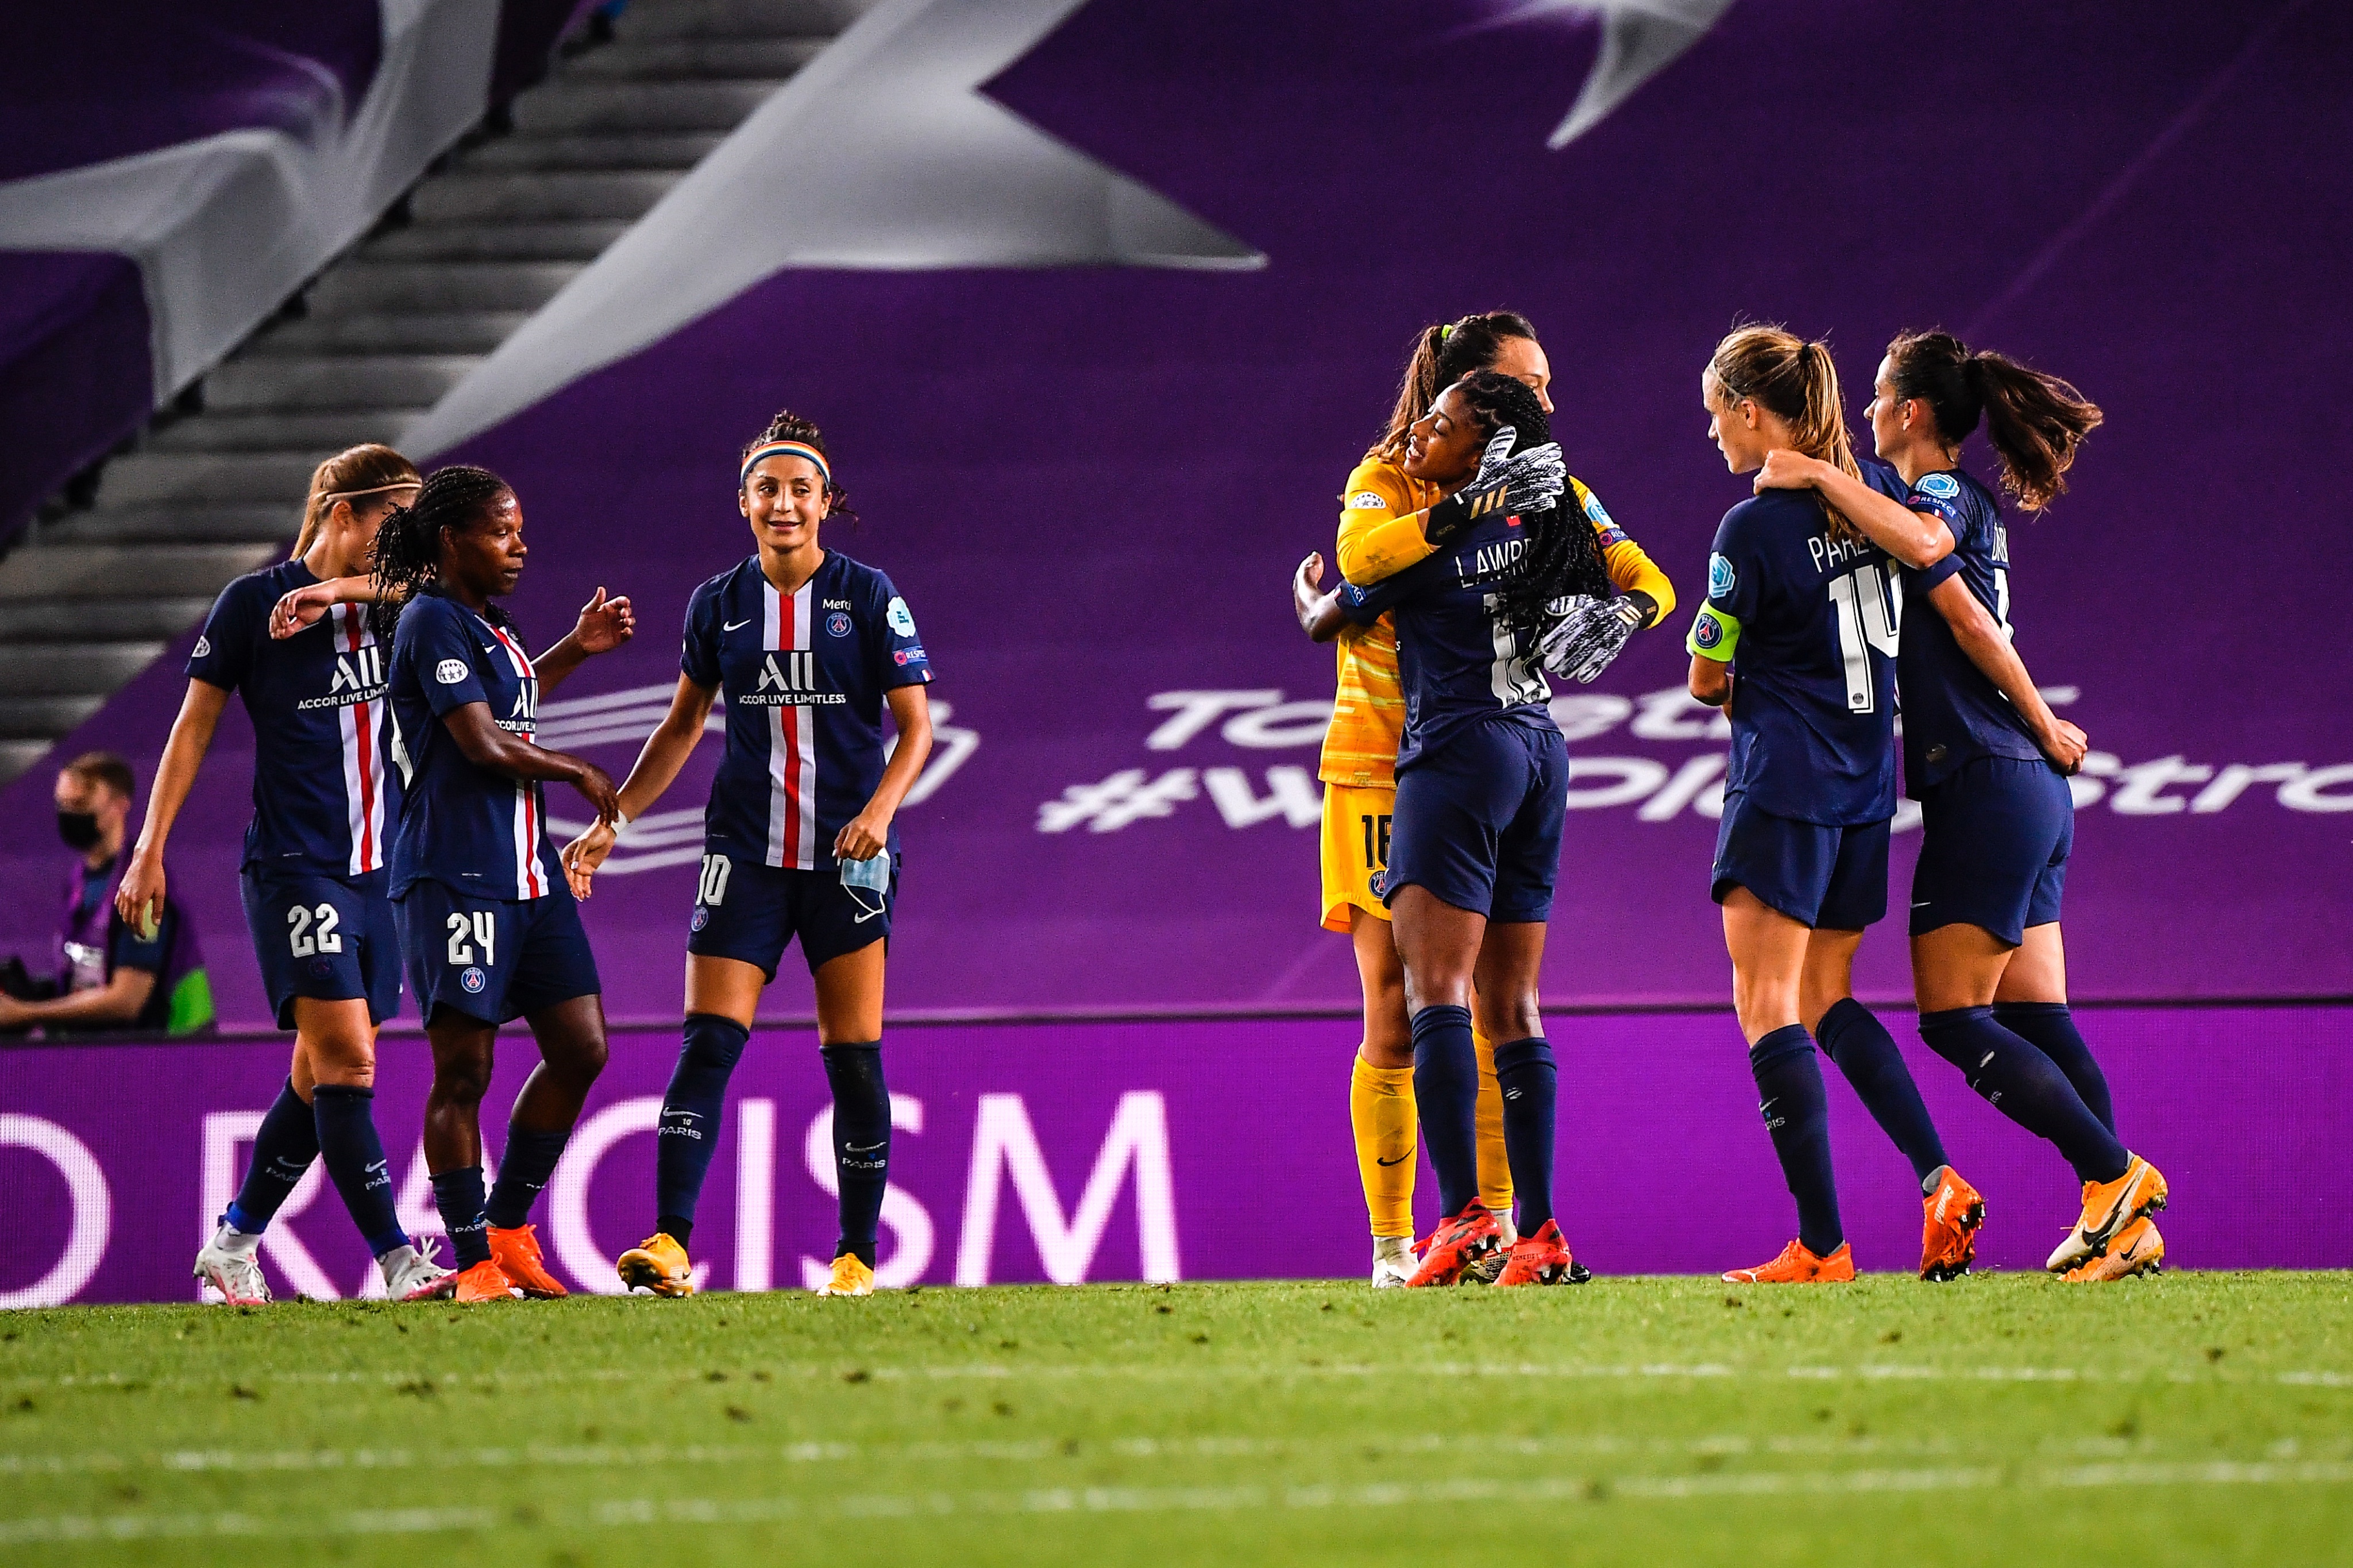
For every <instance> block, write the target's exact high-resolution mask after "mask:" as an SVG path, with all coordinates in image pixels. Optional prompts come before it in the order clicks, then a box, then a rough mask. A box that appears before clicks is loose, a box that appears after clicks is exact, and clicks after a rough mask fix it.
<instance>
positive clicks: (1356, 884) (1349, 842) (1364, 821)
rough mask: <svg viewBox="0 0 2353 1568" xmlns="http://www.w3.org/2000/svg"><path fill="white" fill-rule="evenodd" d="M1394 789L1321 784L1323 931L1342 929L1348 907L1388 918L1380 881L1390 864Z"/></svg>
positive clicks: (1343, 928)
mask: <svg viewBox="0 0 2353 1568" xmlns="http://www.w3.org/2000/svg"><path fill="white" fill-rule="evenodd" d="M1396 810H1397V791H1396V790H1394V789H1352V788H1350V787H1348V786H1347V785H1345V784H1325V785H1324V930H1325V931H1346V930H1347V929H1348V910H1349V908H1350V906H1352V905H1353V906H1354V907H1356V908H1357V909H1360V910H1365V911H1366V913H1368V914H1372V915H1377V916H1378V917H1379V918H1381V919H1382V920H1387V919H1388V918H1389V911H1388V905H1386V904H1384V903H1382V902H1381V894H1380V886H1379V879H1380V877H1381V874H1382V873H1383V872H1385V871H1387V870H1388V865H1389V817H1390V816H1391V814H1393V813H1394V812H1395V811H1396Z"/></svg>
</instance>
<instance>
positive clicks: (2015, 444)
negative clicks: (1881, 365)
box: [1887, 332, 2105, 511]
mask: <svg viewBox="0 0 2353 1568" xmlns="http://www.w3.org/2000/svg"><path fill="white" fill-rule="evenodd" d="M1887 358H1888V363H1889V364H1890V365H1891V366H1892V367H1893V369H1894V384H1895V395H1896V396H1897V397H1899V398H1915V397H1916V398H1918V399H1919V400H1920V401H1921V402H1923V403H1926V405H1928V410H1929V412H1930V413H1931V414H1932V415H1934V416H1935V417H1936V435H1937V437H1938V438H1939V439H1941V440H1942V441H1943V442H1944V443H1945V445H1946V446H1947V447H1958V446H1959V445H1960V444H1961V443H1962V442H1964V441H1966V440H1968V438H1969V433H1970V432H1971V431H1973V430H1975V429H1976V428H1977V427H1978V421H1979V420H1980V419H1982V420H1983V421H1984V422H1985V426H1986V438H1987V439H1988V440H1989V441H1991V442H1992V443H1993V450H1994V456H1995V457H1996V458H2000V461H2001V486H2002V489H2006V490H2008V491H2009V492H2010V494H2011V495H2013V496H2016V497H2017V498H2018V502H2019V504H2020V505H2021V506H2022V507H2024V508H2026V509H2027V510H2029V511H2041V510H2042V509H2043V508H2045V507H2047V506H2049V505H2050V504H2051V503H2052V501H2053V500H2057V499H2058V498H2059V497H2060V496H2062V495H2064V494H2065V493H2066V491H2067V469H2068V468H2069V467H2070V466H2071V465H2073V462H2074V461H2075V452H2076V449H2077V448H2078V447H2082V446H2083V444H2084V437H2086V436H2088V435H2090V434H2091V433H2092V432H2093V431H2094V430H2096V429H2098V428H2099V427H2100V422H2101V420H2102V419H2104V418H2105V416H2104V415H2103V414H2101V412H2100V408H2099V405H2097V404H2095V403H2094V402H2092V401H2091V400H2090V399H2089V398H2086V397H2085V396H2084V395H2083V394H2082V393H2080V392H2078V391H2076V390H2075V389H2074V388H2073V386H2071V385H2069V384H2067V383H2065V382H2063V381H2062V380H2060V379H2059V378H2058V377H2057V376H2055V375H2045V374H2043V373H2042V372H2041V371H2039V370H2030V369H2028V368H2027V367H2026V366H2024V365H2022V364H2021V363H2018V362H2017V361H2016V360H2014V359H2011V358H2010V357H2009V356H2008V355H2006V354H1998V353H1993V352H1992V351H1991V350H1989V349H1980V350H1978V352H1977V353H1970V352H1969V348H1968V344H1967V343H1964V342H1961V340H1960V339H1958V338H1957V337H1955V336H1953V334H1952V333H1950V332H1905V333H1902V334H1900V335H1899V336H1898V337H1897V338H1896V340H1895V341H1894V342H1892V343H1890V344H1888V345H1887Z"/></svg>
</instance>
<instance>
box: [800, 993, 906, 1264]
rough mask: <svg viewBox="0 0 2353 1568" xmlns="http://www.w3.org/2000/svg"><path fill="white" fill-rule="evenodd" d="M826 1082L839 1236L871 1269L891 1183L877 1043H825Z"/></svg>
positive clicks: (843, 1248) (837, 1247)
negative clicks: (830, 1107)
mask: <svg viewBox="0 0 2353 1568" xmlns="http://www.w3.org/2000/svg"><path fill="white" fill-rule="evenodd" d="M818 1054H819V1055H820V1056H822V1057H824V1058H825V1081H826V1084H827V1086H828V1087H829V1088H830V1089H832V1090H833V1169H834V1174H835V1175H836V1176H837V1177H838V1178H839V1181H840V1183H841V1235H840V1237H839V1239H838V1240H837V1241H836V1242H835V1243H834V1247H833V1255H834V1256H835V1257H836V1258H839V1257H840V1256H841V1255H842V1254H843V1253H845V1252H847V1253H849V1254H851V1255H852V1256H854V1257H855V1258H857V1259H858V1261H859V1262H860V1263H863V1264H864V1265H866V1267H867V1268H873V1267H874V1232H875V1226H877V1224H878V1223H879V1222H880V1221H881V1216H882V1194H883V1190H884V1189H885V1188H886V1187H888V1186H889V1185H890V1182H891V1090H890V1089H889V1088H888V1086H886V1085H885V1084H884V1083H883V1081H882V1046H881V1042H880V1041H879V1040H878V1041H870V1042H867V1043H864V1044H846V1045H836V1046H828V1047H825V1048H824V1049H823V1050H822V1051H820V1052H819V1053H818Z"/></svg>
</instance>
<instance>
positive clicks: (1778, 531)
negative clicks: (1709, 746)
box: [1690, 462, 1904, 827]
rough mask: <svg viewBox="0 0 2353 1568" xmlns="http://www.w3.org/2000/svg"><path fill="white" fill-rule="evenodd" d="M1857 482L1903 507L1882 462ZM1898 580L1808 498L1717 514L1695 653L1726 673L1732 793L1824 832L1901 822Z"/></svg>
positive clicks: (1764, 501) (1787, 497) (1795, 496)
mask: <svg viewBox="0 0 2353 1568" xmlns="http://www.w3.org/2000/svg"><path fill="white" fill-rule="evenodd" d="M1862 477H1863V480H1864V482H1865V483H1867V484H1869V485H1870V486H1871V487H1872V488H1873V489H1876V490H1878V491H1879V492H1881V493H1882V494H1883V495H1888V496H1893V497H1896V498H1898V499H1901V498H1902V496H1903V494H1904V481H1903V480H1902V479H1898V478H1897V477H1896V474H1895V470H1894V469H1893V468H1888V467H1886V466H1885V465H1883V464H1880V463H1870V462H1866V463H1864V464H1863V465H1862ZM1903 606H1904V600H1903V584H1902V583H1901V581H1900V580H1899V579H1898V578H1897V576H1896V574H1895V572H1894V568H1893V564H1892V563H1891V562H1890V561H1889V559H1888V557H1887V554H1886V552H1883V551H1882V550H1881V549H1880V548H1879V547H1878V546H1877V545H1875V544H1872V543H1869V542H1862V543H1856V542H1850V541H1846V540H1841V539H1835V538H1833V537H1831V530H1830V519H1829V517H1828V515H1827V514H1826V513H1824V511H1823V510H1822V507H1821V503H1820V500H1818V499H1817V498H1816V496H1815V494H1814V492H1813V491H1811V490H1778V489H1777V490H1767V491H1765V492H1764V493H1763V494H1762V495H1757V496H1752V497H1751V498H1749V499H1748V500H1745V501H1742V502H1741V503H1740V504H1739V505H1738V506H1736V507H1734V508H1733V509H1732V510H1730V511H1728V512H1725V514H1724V521H1723V522H1721V523H1720V524H1718V525H1717V527H1716V531H1715V553H1714V554H1713V555H1711V556H1709V557H1708V563H1707V603H1706V604H1705V605H1703V606H1702V607H1701V609H1700V613H1699V618H1698V620H1697V621H1696V622H1694V625H1693V626H1692V633H1691V641H1690V647H1691V650H1692V651H1693V652H1694V653H1695V654H1698V655H1700V656H1701V657H1702V658H1715V659H1719V660H1729V661H1730V662H1731V664H1732V671H1733V685H1732V706H1731V719H1732V759H1731V763H1730V765H1729V767H1728V768H1727V770H1726V772H1725V793H1726V794H1730V793H1733V792H1735V791H1738V792H1742V793H1744V794H1746V796H1747V797H1748V799H1749V801H1750V802H1751V803H1752V804H1753V805H1756V806H1757V808H1758V809H1759V810H1762V811H1765V812H1768V813H1770V814H1771V815H1773V816H1783V817H1788V818H1789V819H1791V820H1792V821H1797V822H1812V823H1818V824H1820V825H1821V826H1826V827H1852V826H1860V825H1861V824H1863V823H1867V822H1878V821H1880V820H1882V819H1883V818H1885V817H1889V816H1894V814H1895V740H1894V722H1895V701H1894V696H1895V693H1894V683H1895V649H1896V633H1897V631H1898V629H1899V627H1900V626H1901V622H1902V613H1903Z"/></svg>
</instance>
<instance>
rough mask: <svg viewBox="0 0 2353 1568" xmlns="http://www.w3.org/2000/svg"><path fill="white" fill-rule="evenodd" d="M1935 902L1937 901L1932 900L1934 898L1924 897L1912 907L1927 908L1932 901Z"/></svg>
mask: <svg viewBox="0 0 2353 1568" xmlns="http://www.w3.org/2000/svg"><path fill="white" fill-rule="evenodd" d="M1933 902H1935V900H1932V899H1922V900H1920V901H1919V902H1917V903H1915V904H1914V905H1913V906H1912V907H1913V908H1914V909H1915V910H1925V909H1926V908H1927V907H1928V906H1929V905H1930V904H1931V903H1933Z"/></svg>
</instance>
